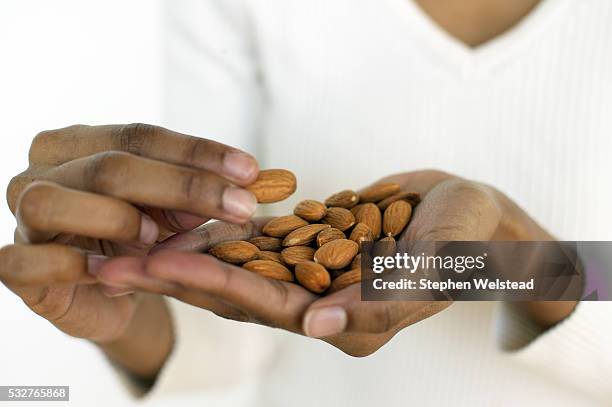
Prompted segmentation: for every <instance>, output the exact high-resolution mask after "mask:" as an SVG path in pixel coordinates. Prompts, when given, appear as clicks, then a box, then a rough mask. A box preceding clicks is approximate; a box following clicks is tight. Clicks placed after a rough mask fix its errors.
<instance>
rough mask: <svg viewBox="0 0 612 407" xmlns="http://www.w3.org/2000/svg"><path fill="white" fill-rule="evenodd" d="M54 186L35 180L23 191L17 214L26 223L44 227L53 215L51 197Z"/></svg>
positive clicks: (35, 226) (31, 225)
mask: <svg viewBox="0 0 612 407" xmlns="http://www.w3.org/2000/svg"><path fill="white" fill-rule="evenodd" d="M54 189H55V188H54V187H53V186H52V185H50V184H48V183H45V182H40V181H37V182H33V183H31V184H30V185H28V186H27V187H26V188H25V189H24V191H23V192H22V193H21V196H20V198H19V201H18V203H17V214H18V217H19V219H20V220H21V222H23V223H24V224H25V225H27V226H30V227H34V228H40V229H44V228H45V225H46V224H47V222H48V220H50V219H51V217H52V210H53V202H52V199H50V197H51V196H52V194H53V192H54Z"/></svg>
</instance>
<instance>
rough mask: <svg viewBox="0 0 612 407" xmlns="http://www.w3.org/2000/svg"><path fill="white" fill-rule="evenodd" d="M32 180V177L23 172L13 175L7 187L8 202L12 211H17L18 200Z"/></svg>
mask: <svg viewBox="0 0 612 407" xmlns="http://www.w3.org/2000/svg"><path fill="white" fill-rule="evenodd" d="M30 182H32V178H29V177H27V176H26V175H25V173H22V174H19V175H17V176H15V177H13V178H12V179H11V181H10V182H9V184H8V186H7V187H6V202H7V203H8V206H9V208H10V210H11V212H12V213H16V212H17V201H18V200H19V196H20V195H21V192H22V191H23V190H24V189H25V187H26V186H27V185H28V183H30Z"/></svg>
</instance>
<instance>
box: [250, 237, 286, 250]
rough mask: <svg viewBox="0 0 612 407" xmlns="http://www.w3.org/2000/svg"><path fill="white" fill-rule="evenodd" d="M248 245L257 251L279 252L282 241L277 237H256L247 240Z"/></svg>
mask: <svg viewBox="0 0 612 407" xmlns="http://www.w3.org/2000/svg"><path fill="white" fill-rule="evenodd" d="M249 243H252V244H254V245H255V246H257V248H258V249H259V250H269V251H273V252H280V251H281V250H282V248H283V244H282V243H283V241H282V240H281V239H279V238H277V237H270V236H257V237H253V238H251V239H249Z"/></svg>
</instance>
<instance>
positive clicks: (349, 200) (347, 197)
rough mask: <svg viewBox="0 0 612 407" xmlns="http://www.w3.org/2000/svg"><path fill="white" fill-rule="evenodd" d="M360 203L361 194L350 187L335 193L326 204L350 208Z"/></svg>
mask: <svg viewBox="0 0 612 407" xmlns="http://www.w3.org/2000/svg"><path fill="white" fill-rule="evenodd" d="M358 203H359V195H357V192H355V191H352V190H350V189H347V190H344V191H341V192H338V193H337V194H333V195H332V196H330V197H329V198H327V199H326V200H325V205H327V206H329V207H339V208H346V209H350V208H352V207H353V206H355V205H357V204H358Z"/></svg>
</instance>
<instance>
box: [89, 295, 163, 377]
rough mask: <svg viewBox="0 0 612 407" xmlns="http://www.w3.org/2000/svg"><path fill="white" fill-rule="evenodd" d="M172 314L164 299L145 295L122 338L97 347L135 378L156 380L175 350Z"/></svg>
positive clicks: (99, 343)
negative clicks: (173, 349)
mask: <svg viewBox="0 0 612 407" xmlns="http://www.w3.org/2000/svg"><path fill="white" fill-rule="evenodd" d="M173 344H174V332H173V327H172V320H171V315H170V312H169V310H168V307H167V305H166V303H165V301H164V299H163V297H161V296H157V295H151V294H145V295H142V298H140V299H139V301H138V304H137V306H136V309H135V311H134V315H133V317H132V319H131V321H130V323H129V324H128V325H127V326H126V328H125V330H124V331H123V333H122V334H121V335H119V336H118V337H116V338H115V339H113V340H110V341H104V342H96V345H97V346H98V347H99V348H100V349H101V350H102V351H103V352H104V353H105V354H106V356H107V357H108V358H109V359H110V360H111V361H112V362H114V363H116V364H117V365H119V366H120V367H122V368H124V369H125V370H126V371H128V372H129V373H130V374H132V375H134V376H135V377H137V378H139V379H142V380H145V381H153V380H154V379H155V378H156V377H157V374H158V373H159V371H160V370H161V368H162V367H163V365H164V363H165V362H166V359H167V358H168V356H169V355H170V353H171V351H172V347H173Z"/></svg>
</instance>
